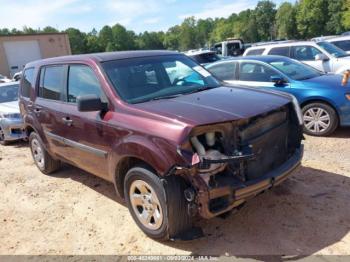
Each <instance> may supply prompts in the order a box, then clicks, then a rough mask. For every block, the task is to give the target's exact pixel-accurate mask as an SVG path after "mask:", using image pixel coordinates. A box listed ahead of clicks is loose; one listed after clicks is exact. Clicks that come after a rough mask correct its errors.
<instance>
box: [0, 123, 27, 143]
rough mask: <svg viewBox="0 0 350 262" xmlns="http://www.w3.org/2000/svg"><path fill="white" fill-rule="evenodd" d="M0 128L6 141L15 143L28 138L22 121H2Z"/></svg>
mask: <svg viewBox="0 0 350 262" xmlns="http://www.w3.org/2000/svg"><path fill="white" fill-rule="evenodd" d="M0 127H1V133H2V135H3V136H4V140H5V141H15V140H20V139H25V138H26V137H27V135H26V132H25V130H24V124H23V120H22V119H2V120H1V122H0Z"/></svg>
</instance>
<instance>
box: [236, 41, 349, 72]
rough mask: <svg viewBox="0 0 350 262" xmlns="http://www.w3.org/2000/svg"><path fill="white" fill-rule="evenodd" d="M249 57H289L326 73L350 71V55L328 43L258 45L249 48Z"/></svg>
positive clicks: (245, 54) (307, 42)
mask: <svg viewBox="0 0 350 262" xmlns="http://www.w3.org/2000/svg"><path fill="white" fill-rule="evenodd" d="M327 41H328V40H327ZM248 55H280V56H287V57H290V58H293V59H295V60H299V61H301V62H303V63H305V64H308V65H310V66H312V67H314V68H316V69H318V70H320V71H323V72H326V73H328V72H332V73H336V74H343V73H344V72H345V71H346V70H350V55H349V54H347V53H346V52H345V51H344V50H342V49H340V48H338V47H336V46H335V45H333V44H331V43H329V42H326V41H320V42H316V41H288V42H284V43H279V44H266V45H257V46H253V47H250V48H248V49H247V50H246V51H245V52H244V54H243V56H248Z"/></svg>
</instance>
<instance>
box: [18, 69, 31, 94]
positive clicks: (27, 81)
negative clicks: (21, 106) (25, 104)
mask: <svg viewBox="0 0 350 262" xmlns="http://www.w3.org/2000/svg"><path fill="white" fill-rule="evenodd" d="M33 86H34V68H28V69H26V70H24V72H23V77H22V79H21V94H22V96H24V97H30V91H31V89H32V87H33Z"/></svg>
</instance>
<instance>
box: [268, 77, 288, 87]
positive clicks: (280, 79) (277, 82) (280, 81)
mask: <svg viewBox="0 0 350 262" xmlns="http://www.w3.org/2000/svg"><path fill="white" fill-rule="evenodd" d="M270 80H271V82H274V83H275V85H276V86H283V85H284V84H285V83H286V80H284V78H283V77H281V76H279V75H276V76H271V78H270Z"/></svg>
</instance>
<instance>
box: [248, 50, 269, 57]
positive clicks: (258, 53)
mask: <svg viewBox="0 0 350 262" xmlns="http://www.w3.org/2000/svg"><path fill="white" fill-rule="evenodd" d="M264 51H265V48H260V49H252V50H249V51H248V52H247V54H246V56H247V55H262V54H263V53H264Z"/></svg>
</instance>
